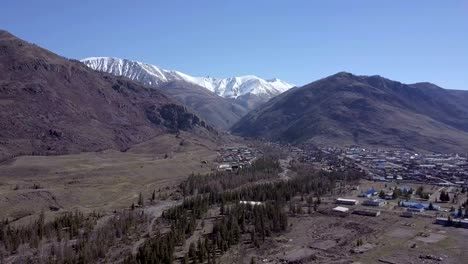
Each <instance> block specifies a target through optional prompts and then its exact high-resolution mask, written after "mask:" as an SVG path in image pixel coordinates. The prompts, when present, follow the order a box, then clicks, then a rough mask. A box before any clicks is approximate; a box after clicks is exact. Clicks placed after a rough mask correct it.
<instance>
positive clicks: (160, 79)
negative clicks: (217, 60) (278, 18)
mask: <svg viewBox="0 0 468 264" xmlns="http://www.w3.org/2000/svg"><path fill="white" fill-rule="evenodd" d="M81 61H82V62H83V63H85V64H86V65H87V66H88V67H90V68H92V69H94V70H98V71H102V72H107V73H110V74H113V75H118V76H125V77H127V78H130V79H132V80H137V81H140V82H142V83H144V84H145V85H149V86H157V85H160V84H162V83H166V82H170V81H177V80H179V81H186V82H190V83H193V84H197V85H199V86H202V87H204V88H206V89H208V90H210V91H212V92H214V93H216V94H217V95H219V96H222V97H225V98H238V97H240V96H245V95H255V96H258V97H260V98H262V99H263V100H268V99H270V98H272V97H274V96H276V95H278V94H280V93H283V92H285V91H287V90H288V89H290V88H292V87H293V86H294V85H292V84H289V83H286V82H284V81H282V80H279V79H271V80H264V79H262V78H259V77H257V76H254V75H246V76H240V77H231V78H225V79H218V78H213V77H193V76H190V75H187V74H184V73H181V72H178V71H173V70H165V69H162V68H160V67H158V66H155V65H151V64H147V63H142V62H136V61H130V60H126V59H119V58H111V57H92V58H86V59H83V60H81Z"/></svg>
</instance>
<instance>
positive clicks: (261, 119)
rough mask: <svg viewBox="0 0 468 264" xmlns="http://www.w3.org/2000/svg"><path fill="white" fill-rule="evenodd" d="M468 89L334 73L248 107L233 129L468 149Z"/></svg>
mask: <svg viewBox="0 0 468 264" xmlns="http://www.w3.org/2000/svg"><path fill="white" fill-rule="evenodd" d="M467 95H468V92H466V91H453V90H446V89H442V88H440V87H437V86H436V85H434V84H430V83H417V84H411V85H406V84H402V83H399V82H396V81H391V80H388V79H385V78H382V77H380V76H355V75H352V74H349V73H338V74H335V75H333V76H330V77H328V78H324V79H321V80H318V81H316V82H313V83H311V84H308V85H305V86H303V87H301V88H297V89H292V90H290V91H288V92H286V93H283V94H281V95H279V96H277V97H275V98H273V99H272V100H270V101H269V102H268V103H266V104H265V105H263V106H261V107H260V108H259V109H257V110H254V111H252V112H250V113H249V114H248V115H247V116H245V117H244V118H242V119H241V120H240V121H239V122H238V123H237V124H235V125H234V126H233V128H232V131H233V132H234V133H236V134H240V135H243V136H248V137H264V138H268V139H273V140H280V141H285V142H306V141H309V142H313V143H316V144H320V145H335V144H339V145H350V144H359V145H374V146H383V147H404V148H407V149H416V150H430V151H440V152H452V151H453V152H466V151H467V150H468V103H467V101H466V98H467Z"/></svg>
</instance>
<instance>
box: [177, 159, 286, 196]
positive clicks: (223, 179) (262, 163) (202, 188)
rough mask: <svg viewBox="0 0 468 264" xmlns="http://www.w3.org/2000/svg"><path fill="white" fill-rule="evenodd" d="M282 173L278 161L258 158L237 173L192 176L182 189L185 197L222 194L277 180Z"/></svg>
mask: <svg viewBox="0 0 468 264" xmlns="http://www.w3.org/2000/svg"><path fill="white" fill-rule="evenodd" d="M280 171H281V167H280V164H279V162H278V159H276V158H274V157H272V156H266V157H261V158H258V159H257V160H255V161H254V162H253V163H252V165H251V166H249V167H246V168H243V169H240V170H237V171H235V172H226V171H220V172H214V173H211V174H209V175H200V174H197V175H195V174H192V175H190V176H189V178H188V179H187V180H186V181H184V182H183V183H182V184H181V185H180V187H181V189H182V191H183V193H184V195H193V194H194V193H195V192H197V193H208V192H211V191H218V192H220V191H224V190H229V189H233V188H236V187H239V186H242V185H245V184H248V183H252V182H258V181H262V180H269V179H273V178H277V177H278V173H279V172H280Z"/></svg>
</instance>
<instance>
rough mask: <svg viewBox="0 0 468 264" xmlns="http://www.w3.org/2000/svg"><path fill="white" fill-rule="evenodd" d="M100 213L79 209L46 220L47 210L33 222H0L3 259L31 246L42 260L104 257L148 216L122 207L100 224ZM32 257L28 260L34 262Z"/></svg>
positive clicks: (79, 260)
mask: <svg viewBox="0 0 468 264" xmlns="http://www.w3.org/2000/svg"><path fill="white" fill-rule="evenodd" d="M100 218H101V216H100V215H98V214H94V213H93V214H90V215H87V216H85V215H84V214H83V213H80V212H78V211H76V212H74V213H71V212H67V213H64V214H62V215H59V216H57V217H56V218H55V219H54V220H53V221H50V222H47V223H46V222H45V217H44V213H41V214H40V216H39V218H38V219H37V220H36V221H34V222H33V223H31V224H29V225H25V226H20V227H13V226H12V225H10V224H9V223H8V222H7V221H2V223H1V224H0V260H2V259H3V258H5V256H6V255H7V254H15V253H18V251H19V250H20V249H21V250H22V251H27V250H28V247H29V248H32V249H36V250H37V251H38V252H42V253H41V255H39V256H34V259H35V260H36V262H39V263H93V262H95V261H96V260H98V259H100V258H103V257H105V255H106V253H107V251H108V249H109V248H110V247H111V246H112V245H114V244H115V243H116V242H117V240H119V239H122V238H124V237H125V236H127V235H128V234H130V233H132V232H134V230H135V228H136V227H137V226H139V225H141V224H142V223H146V222H147V221H148V218H147V216H146V215H144V214H143V213H142V212H141V211H137V210H135V211H122V212H119V213H116V214H114V215H113V216H112V217H110V218H109V219H108V220H107V221H106V222H105V223H103V224H102V225H98V219H100ZM32 259H33V258H32V257H31V258H29V259H28V260H27V262H28V263H32ZM0 263H1V261H0Z"/></svg>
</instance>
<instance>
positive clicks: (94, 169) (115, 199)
mask: <svg viewBox="0 0 468 264" xmlns="http://www.w3.org/2000/svg"><path fill="white" fill-rule="evenodd" d="M215 158H216V145H214V144H213V143H211V142H209V141H207V140H203V139H199V138H194V137H190V136H189V135H187V134H181V136H180V137H176V136H175V135H164V136H160V137H157V138H154V139H152V140H150V141H147V142H144V143H142V144H139V145H136V146H134V147H132V148H131V149H129V150H128V151H127V152H119V151H115V150H108V151H103V152H92V153H81V154H76V155H63V156H23V157H18V158H16V159H14V160H11V161H9V162H7V163H4V164H1V165H0V208H2V210H0V219H2V218H6V217H8V218H10V219H12V220H16V219H22V220H21V221H19V222H22V221H27V219H28V216H30V215H34V214H37V213H38V212H40V211H41V210H42V209H44V210H45V211H46V215H51V214H53V212H54V211H56V210H58V211H64V210H68V211H70V210H75V209H79V210H80V211H83V212H90V211H93V210H96V211H106V210H114V209H119V208H123V207H129V206H130V205H131V204H132V203H133V202H135V203H136V201H137V199H138V195H139V193H140V192H142V194H143V196H144V197H145V198H149V197H150V196H151V193H152V192H153V190H156V192H157V194H158V195H168V194H169V193H170V192H171V190H172V188H173V187H174V186H175V185H177V184H178V183H180V181H182V180H183V179H185V178H186V177H187V176H188V175H189V174H190V173H192V172H195V173H197V172H201V173H203V172H208V171H210V169H211V164H210V163H211V161H212V160H214V159H215ZM201 161H207V164H202V163H201ZM159 189H161V192H158V190H159Z"/></svg>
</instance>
